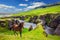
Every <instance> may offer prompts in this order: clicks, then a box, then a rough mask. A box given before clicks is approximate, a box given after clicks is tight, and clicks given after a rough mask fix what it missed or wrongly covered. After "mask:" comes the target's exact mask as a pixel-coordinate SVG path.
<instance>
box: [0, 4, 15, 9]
mask: <svg viewBox="0 0 60 40" xmlns="http://www.w3.org/2000/svg"><path fill="white" fill-rule="evenodd" d="M0 8H4V9H8V8H15V7H14V6H8V5H4V4H0Z"/></svg>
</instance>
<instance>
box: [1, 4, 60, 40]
mask: <svg viewBox="0 0 60 40" xmlns="http://www.w3.org/2000/svg"><path fill="white" fill-rule="evenodd" d="M56 12H60V5H59V6H53V7H47V8H39V9H33V10H30V11H27V12H22V13H18V14H13V15H12V16H22V15H32V16H33V15H44V14H46V13H54V14H55V13H56ZM4 20H5V19H4ZM27 20H29V19H26V21H27ZM43 31H44V30H43V28H42V26H41V25H40V24H38V25H37V28H36V29H35V30H32V31H30V32H28V29H23V34H22V38H20V35H19V33H18V36H15V35H14V32H13V31H9V30H8V29H6V28H1V27H0V40H60V36H56V35H54V36H53V35H49V36H48V37H46V36H45V34H43Z"/></svg>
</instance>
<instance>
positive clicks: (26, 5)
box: [19, 4, 28, 6]
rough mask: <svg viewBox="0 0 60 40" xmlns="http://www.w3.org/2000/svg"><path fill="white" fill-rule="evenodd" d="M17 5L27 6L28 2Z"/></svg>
mask: <svg viewBox="0 0 60 40" xmlns="http://www.w3.org/2000/svg"><path fill="white" fill-rule="evenodd" d="M19 6H28V4H19Z"/></svg>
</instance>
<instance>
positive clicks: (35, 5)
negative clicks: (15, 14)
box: [27, 2, 46, 9]
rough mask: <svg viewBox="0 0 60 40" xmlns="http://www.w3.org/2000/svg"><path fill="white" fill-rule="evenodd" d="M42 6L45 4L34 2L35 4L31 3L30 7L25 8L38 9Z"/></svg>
mask: <svg viewBox="0 0 60 40" xmlns="http://www.w3.org/2000/svg"><path fill="white" fill-rule="evenodd" d="M43 5H46V4H45V3H43V2H35V3H32V6H28V7H27V8H31V9H33V8H36V7H40V6H43Z"/></svg>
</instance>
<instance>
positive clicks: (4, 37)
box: [0, 24, 60, 40]
mask: <svg viewBox="0 0 60 40" xmlns="http://www.w3.org/2000/svg"><path fill="white" fill-rule="evenodd" d="M43 31H44V30H43V28H42V26H41V25H40V24H38V25H37V28H36V29H34V30H32V31H30V32H25V33H23V35H22V38H20V35H19V34H18V36H15V35H14V34H13V35H11V34H5V33H0V40H60V37H59V36H52V35H49V36H48V37H45V35H44V34H43ZM7 33H11V32H7Z"/></svg>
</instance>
